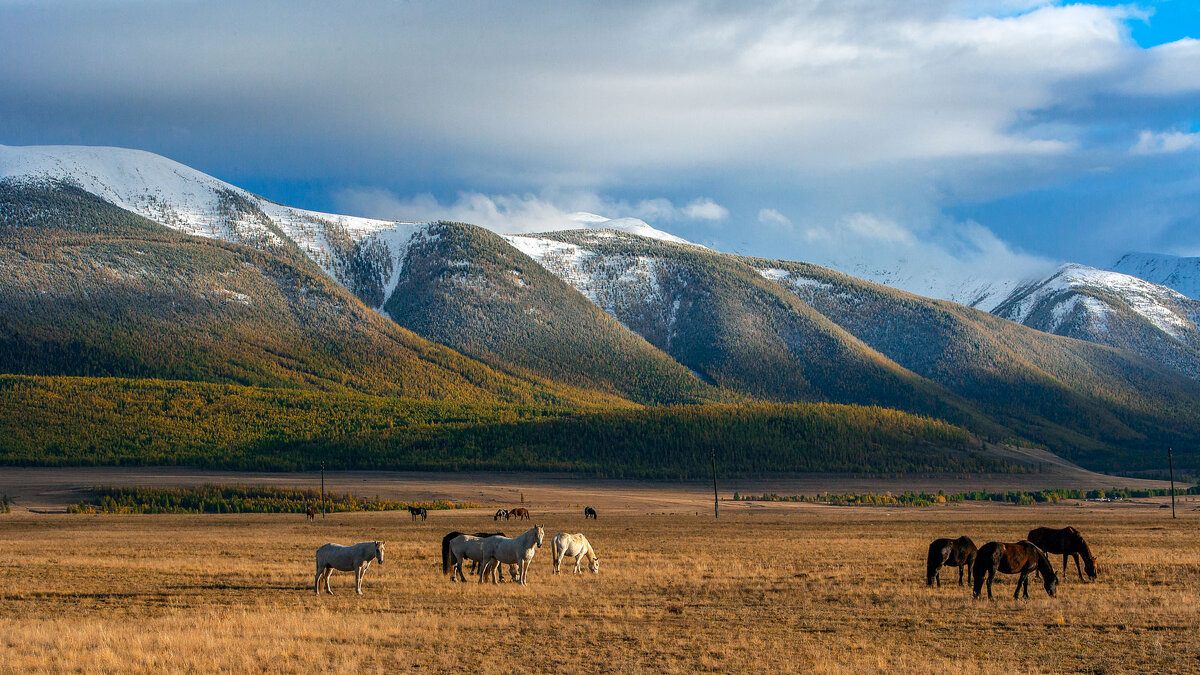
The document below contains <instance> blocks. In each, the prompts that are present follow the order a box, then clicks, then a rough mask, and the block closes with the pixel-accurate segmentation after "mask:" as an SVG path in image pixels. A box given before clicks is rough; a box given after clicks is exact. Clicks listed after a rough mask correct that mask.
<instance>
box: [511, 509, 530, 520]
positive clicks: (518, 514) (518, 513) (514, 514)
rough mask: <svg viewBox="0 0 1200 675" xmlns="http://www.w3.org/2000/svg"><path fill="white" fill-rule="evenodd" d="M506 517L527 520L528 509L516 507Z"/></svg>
mask: <svg viewBox="0 0 1200 675" xmlns="http://www.w3.org/2000/svg"><path fill="white" fill-rule="evenodd" d="M508 517H509V518H516V519H518V520H520V519H522V518H524V519H525V520H529V509H527V508H525V507H524V506H518V507H517V508H515V509H513V510H511V511H509V512H508Z"/></svg>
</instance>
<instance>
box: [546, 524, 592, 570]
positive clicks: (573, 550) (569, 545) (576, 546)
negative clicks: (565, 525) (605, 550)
mask: <svg viewBox="0 0 1200 675" xmlns="http://www.w3.org/2000/svg"><path fill="white" fill-rule="evenodd" d="M550 550H552V551H554V573H555V574H558V568H559V566H560V565H562V559H563V558H564V557H567V556H570V557H572V558H574V559H575V573H576V574H579V573H580V572H581V571H582V570H580V569H579V563H580V561H582V560H583V557H584V556H587V558H588V569H589V570H591V571H592V573H594V574H599V573H600V557H599V556H597V555H596V551H595V550H594V549H593V548H592V542H590V541H588V539H587V537H585V536H583V535H582V534H580V533H576V534H567V533H566V532H559V533H558V534H556V535H554V538H553V539H551V540H550Z"/></svg>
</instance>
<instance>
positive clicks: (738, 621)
mask: <svg viewBox="0 0 1200 675" xmlns="http://www.w3.org/2000/svg"><path fill="white" fill-rule="evenodd" d="M6 475H7V472H6ZM531 485H532V484H531ZM339 487H341V486H339ZM627 489H629V490H630V491H632V492H636V491H637V490H633V488H627ZM547 494H548V493H547ZM458 497H459V498H463V499H466V498H475V496H474V495H466V494H464V495H459V496H458ZM540 498H541V493H539V492H537V491H536V489H535V488H530V489H529V490H527V491H526V501H527V506H529V507H530V509H531V510H532V511H533V512H534V517H535V521H536V522H539V523H544V524H545V527H546V532H547V536H548V537H549V536H550V535H552V534H553V533H555V532H559V531H571V532H577V531H583V532H585V533H586V534H587V535H588V537H589V538H590V539H591V540H592V542H593V543H594V545H595V546H596V549H597V551H598V552H599V554H600V556H601V558H602V569H601V573H600V575H599V576H593V575H591V574H587V573H585V574H583V575H578V576H575V575H570V574H563V575H558V576H555V575H553V574H552V573H551V560H550V557H551V556H550V548H549V542H548V541H547V542H546V544H547V545H546V546H545V547H543V548H542V549H541V550H539V552H538V554H537V557H536V558H535V560H534V563H533V566H532V568H531V573H530V581H529V585H528V586H526V587H518V586H515V585H513V584H503V585H500V586H495V587H494V586H491V585H486V586H479V585H477V584H475V583H468V584H452V583H450V582H449V581H447V580H446V577H444V576H442V574H441V560H440V551H439V544H440V540H441V537H442V535H443V534H444V533H446V532H448V531H451V530H455V529H457V530H465V531H476V530H480V529H489V530H490V529H491V528H493V527H495V526H497V525H499V526H500V527H499V528H498V529H503V530H504V531H506V532H508V533H509V534H516V533H519V532H520V531H521V530H522V529H524V527H526V525H522V524H518V523H514V522H506V523H494V522H493V521H492V518H491V517H490V516H489V515H488V514H487V513H484V512H482V510H479V511H468V512H463V511H442V512H434V513H432V514H431V515H430V517H429V519H428V520H427V521H424V522H422V521H412V520H410V518H409V516H408V514H407V513H395V512H391V513H359V514H333V515H330V516H328V517H327V518H325V519H323V520H322V519H321V518H320V517H319V516H318V519H317V521H316V522H315V523H306V522H305V520H304V518H303V516H296V515H195V516H173V515H172V516H168V515H158V516H111V515H65V514H38V513H30V512H18V513H12V514H4V515H0V578H3V580H4V583H3V585H2V586H0V670H3V671H9V672H45V671H114V670H121V671H133V672H162V671H202V672H211V671H217V670H225V671H235V672H242V671H264V670H270V671H278V672H311V671H313V670H336V671H340V672H350V671H354V672H360V673H366V672H385V671H386V672H395V671H398V670H399V671H413V670H420V671H430V670H433V671H447V670H455V671H463V672H514V671H516V670H526V671H529V672H641V671H663V672H695V671H697V670H715V671H751V670H753V671H759V672H778V671H814V670H815V671H820V672H843V673H848V672H861V671H867V672H873V671H885V670H886V671H891V672H929V673H934V672H936V673H945V672H959V673H975V672H1004V673H1020V672H1105V673H1121V672H1150V671H1156V672H1189V671H1191V672H1197V671H1200V604H1197V603H1196V601H1195V599H1196V597H1197V595H1198V594H1200V528H1197V525H1198V524H1200V510H1198V508H1197V507H1200V502H1197V501H1188V498H1183V499H1182V500H1181V501H1180V502H1179V507H1180V508H1179V516H1180V517H1179V519H1178V520H1174V521H1173V520H1171V519H1170V515H1169V514H1170V512H1169V510H1165V509H1162V508H1159V507H1160V505H1161V501H1162V500H1157V501H1153V500H1144V501H1138V502H1130V503H1112V504H1096V503H1085V504H1059V505H1037V506H1011V505H990V504H989V505H983V504H970V503H968V504H957V505H948V506H940V507H927V508H910V509H899V508H878V507H877V508H864V507H859V508H841V507H827V506H812V505H795V504H790V505H776V504H768V505H759V506H758V507H756V508H750V507H747V506H743V505H741V504H739V505H738V507H737V508H728V509H725V510H723V512H722V514H721V518H720V519H719V520H717V521H714V520H713V518H712V516H711V513H710V514H709V515H707V516H704V515H701V516H696V515H692V514H691V513H689V514H688V515H682V514H681V511H682V509H679V510H678V511H677V512H676V515H654V514H652V513H650V512H649V511H650V509H658V508H660V507H659V504H662V503H665V502H655V501H652V495H647V500H648V501H646V502H644V505H643V507H642V508H640V509H636V510H638V511H640V512H638V513H624V514H621V513H617V512H615V511H613V510H612V508H611V507H616V506H617V505H618V502H616V501H614V502H608V503H602V502H597V503H596V504H595V505H596V506H597V509H598V510H600V519H599V520H597V521H587V522H585V521H584V520H583V518H582V515H581V513H580V509H578V508H576V505H577V504H578V503H582V499H581V500H580V501H579V502H576V501H574V500H569V501H563V502H549V501H547V502H542V501H539V499H540ZM1192 499H1195V498H1192ZM694 505H695V506H696V507H697V508H699V507H700V502H696V503H695V504H694ZM680 506H682V504H681V505H680ZM710 506H711V504H710ZM602 507H603V508H602ZM646 507H650V508H646ZM688 508H689V509H690V508H691V506H689V507H688ZM630 510H631V511H633V510H635V509H632V508H631V509H630ZM702 513H703V512H702ZM1064 524H1072V525H1075V526H1077V527H1078V528H1079V529H1080V530H1082V531H1083V532H1084V534H1085V535H1086V536H1087V537H1088V539H1089V541H1090V542H1091V543H1092V546H1093V548H1094V550H1095V551H1096V552H1097V555H1098V560H1099V565H1100V579H1099V581H1098V582H1097V583H1095V584H1083V583H1081V582H1080V581H1079V579H1078V577H1075V576H1073V575H1074V571H1073V570H1072V574H1071V575H1068V576H1066V577H1064V578H1063V580H1062V584H1061V585H1060V589H1059V595H1058V597H1057V598H1054V599H1051V598H1047V597H1046V595H1045V594H1044V592H1043V591H1042V589H1041V587H1040V584H1039V583H1038V582H1037V581H1036V580H1033V581H1031V584H1030V594H1031V596H1032V597H1031V599H1030V600H1028V601H1014V600H1012V599H1011V597H1010V594H1011V592H1012V588H1013V584H1014V581H1015V578H1013V577H1009V576H1005V575H1002V576H1001V577H1000V578H999V579H998V580H997V584H996V589H995V590H996V595H997V599H996V600H994V601H991V602H989V601H986V600H982V601H977V600H972V599H971V597H970V593H969V591H968V590H966V589H964V588H960V587H958V586H957V585H956V583H955V579H956V575H955V573H954V571H953V570H950V569H947V570H945V571H944V572H943V575H942V576H943V579H944V580H945V581H947V582H948V583H945V584H944V585H943V586H942V587H941V588H927V587H926V586H925V584H924V579H923V575H924V569H923V564H924V563H923V561H924V555H925V549H926V546H927V544H928V543H929V541H930V540H932V539H933V538H935V537H939V536H956V535H959V534H967V535H970V536H971V537H973V538H974V539H975V541H976V542H977V543H980V544H982V543H983V542H985V541H988V540H992V539H999V540H1004V541H1013V540H1017V539H1021V538H1023V537H1024V535H1025V533H1026V532H1027V531H1028V530H1029V529H1030V528H1031V527H1033V526H1035V525H1064ZM371 539H383V540H385V541H386V542H387V552H386V558H385V562H384V564H383V565H373V566H372V567H371V569H370V571H369V572H368V574H367V577H366V582H365V584H364V589H365V594H364V595H363V596H361V597H356V596H355V595H354V593H353V588H352V583H353V582H352V579H353V578H352V575H350V574H345V573H335V576H334V577H333V581H332V583H333V587H334V591H335V593H336V595H334V596H320V597H318V596H316V595H315V594H314V593H313V590H312V583H313V575H314V570H313V551H314V550H315V549H316V547H317V546H319V545H320V544H322V543H325V542H327V541H336V542H341V543H352V542H356V541H363V540H371ZM1059 564H1061V561H1056V567H1057V566H1058V565H1059Z"/></svg>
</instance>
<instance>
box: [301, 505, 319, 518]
mask: <svg viewBox="0 0 1200 675" xmlns="http://www.w3.org/2000/svg"><path fill="white" fill-rule="evenodd" d="M316 518H317V514H316V513H314V512H313V507H311V506H310V507H308V510H307V511H305V512H304V519H305V520H316Z"/></svg>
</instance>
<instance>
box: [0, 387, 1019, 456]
mask: <svg viewBox="0 0 1200 675" xmlns="http://www.w3.org/2000/svg"><path fill="white" fill-rule="evenodd" d="M711 451H715V452H716V453H717V454H718V457H719V458H720V462H721V471H722V473H723V474H726V475H751V474H763V473H776V472H801V471H853V472H867V473H880V472H883V473H896V472H906V471H920V472H929V471H955V472H978V471H1007V472H1011V471H1018V472H1020V471H1030V470H1032V468H1031V467H1029V466H1025V465H1020V464H1015V463H1013V462H1012V461H1010V460H1004V459H999V458H997V457H996V456H994V455H992V454H991V453H989V452H987V451H986V450H985V449H984V448H982V447H981V446H980V444H979V443H978V441H976V440H974V439H972V438H971V436H970V435H969V434H967V433H966V432H964V431H963V430H962V429H959V428H956V427H953V426H951V425H949V424H946V423H945V422H942V421H939V420H932V419H928V418H921V417H916V416H913V415H907V414H904V413H900V412H897V411H894V410H887V409H882V408H868V407H858V406H834V405H821V404H818V405H775V404H749V405H701V406H696V405H693V406H672V407H657V408H638V409H629V410H624V411H617V410H610V411H602V412H582V411H578V410H575V411H569V410H563V409H547V408H536V407H526V406H516V407H514V406H503V407H497V406H487V405H470V404H461V403H450V402H422V401H411V400H397V399H391V398H380V397H373V396H364V395H361V394H352V393H331V392H321V391H301V390H295V389H269V388H261V387H243V386H236V385H218V384H208V383H195V382H168V381H162V380H128V379H112V378H105V379H98V378H62V377H56V378H46V377H24V376H10V375H6V376H0V463H6V464H42V465H46V464H49V465H64V464H138V465H141V464H187V465H196V466H206V467H215V468H228V469H313V468H316V467H318V466H320V465H321V464H322V463H324V465H325V466H326V467H327V468H337V469H351V468H359V469H361V468H377V469H439V470H465V469H488V470H539V471H583V472H587V473H589V474H593V475H598V476H613V477H620V476H623V477H642V478H698V477H705V476H707V475H708V473H709V471H710V468H709V453H710V452H711Z"/></svg>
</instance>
